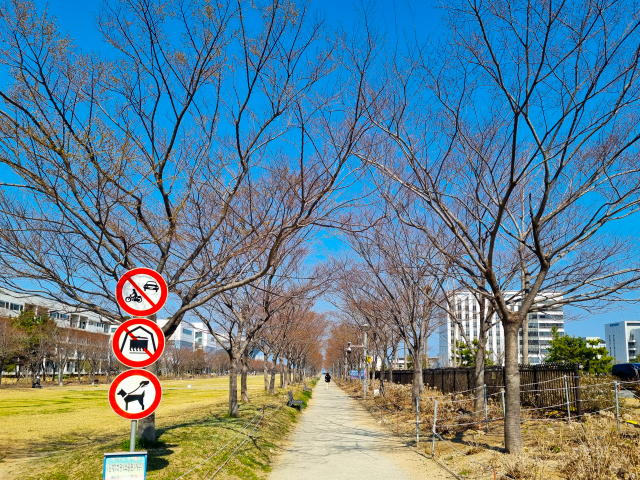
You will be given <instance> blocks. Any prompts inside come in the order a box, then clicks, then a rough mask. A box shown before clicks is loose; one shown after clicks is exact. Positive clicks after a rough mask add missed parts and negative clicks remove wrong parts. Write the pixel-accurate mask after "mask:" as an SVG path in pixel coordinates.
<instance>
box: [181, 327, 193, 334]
mask: <svg viewBox="0 0 640 480" xmlns="http://www.w3.org/2000/svg"><path fill="white" fill-rule="evenodd" d="M182 333H184V334H185V335H193V332H192V331H191V330H187V329H186V328H183V329H182Z"/></svg>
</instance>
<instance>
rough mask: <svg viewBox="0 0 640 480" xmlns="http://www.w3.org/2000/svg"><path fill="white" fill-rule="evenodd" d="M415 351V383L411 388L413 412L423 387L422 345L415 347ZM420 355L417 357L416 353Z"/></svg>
mask: <svg viewBox="0 0 640 480" xmlns="http://www.w3.org/2000/svg"><path fill="white" fill-rule="evenodd" d="M412 350H413V382H412V386H411V407H412V409H413V411H415V409H416V399H417V398H420V393H421V390H420V387H421V386H422V355H421V352H420V344H418V345H415V348H413V349H412ZM416 352H417V353H418V354H417V355H416V354H415V353H416Z"/></svg>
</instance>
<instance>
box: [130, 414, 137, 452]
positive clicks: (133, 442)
mask: <svg viewBox="0 0 640 480" xmlns="http://www.w3.org/2000/svg"><path fill="white" fill-rule="evenodd" d="M137 430H138V421H137V420H131V438H130V439H129V451H130V452H135V451H136V431H137Z"/></svg>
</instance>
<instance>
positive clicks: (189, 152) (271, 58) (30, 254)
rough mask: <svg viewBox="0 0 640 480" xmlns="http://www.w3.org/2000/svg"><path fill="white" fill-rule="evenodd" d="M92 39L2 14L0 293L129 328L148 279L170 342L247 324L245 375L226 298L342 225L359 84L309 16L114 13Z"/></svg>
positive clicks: (14, 5) (148, 430)
mask: <svg viewBox="0 0 640 480" xmlns="http://www.w3.org/2000/svg"><path fill="white" fill-rule="evenodd" d="M95 25H96V35H97V37H98V40H101V41H102V47H101V48H102V51H100V52H98V51H89V50H86V49H85V50H83V49H82V48H81V47H80V46H79V45H76V44H74V42H73V41H72V40H71V39H70V38H69V37H68V36H67V35H66V34H65V33H64V32H61V31H60V30H59V28H58V25H57V23H56V20H55V18H53V17H51V16H50V15H49V14H48V13H47V12H46V11H44V12H40V11H38V9H37V8H36V5H35V4H34V3H33V2H32V1H30V0H11V1H9V2H6V3H5V4H4V5H3V6H2V7H0V64H1V65H2V67H3V69H4V70H5V71H6V72H7V73H8V75H7V82H5V86H3V87H2V88H0V132H1V135H0V165H1V166H0V169H1V172H0V178H1V179H2V180H0V284H1V286H3V287H7V288H10V289H11V290H13V291H19V292H29V293H37V294H40V295H43V296H45V297H48V298H52V299H55V300H56V301H59V302H61V303H64V304H69V305H71V306H74V307H79V308H82V309H90V310H92V311H95V312H97V313H99V314H100V315H102V316H104V317H106V318H109V319H112V320H114V321H116V322H118V321H120V320H121V318H122V315H123V312H121V311H120V308H119V307H118V305H117V302H116V299H115V296H114V293H113V292H114V288H113V285H114V284H115V282H116V281H117V279H118V278H119V277H120V276H121V275H122V274H123V273H124V272H125V271H126V270H128V269H131V268H134V267H139V266H146V267H150V268H153V269H154V270H156V271H158V272H159V273H160V274H161V275H163V276H164V277H165V278H166V279H167V282H168V285H169V291H170V301H169V303H168V305H167V308H166V310H165V313H164V314H163V316H165V317H167V318H168V322H167V323H166V324H165V325H164V327H163V329H164V331H165V333H166V334H167V335H171V334H172V333H173V332H174V331H175V330H176V328H177V327H178V325H179V323H180V322H181V321H182V319H183V318H184V316H185V315H186V314H187V313H189V314H195V315H197V314H198V313H197V312H196V310H203V311H205V313H204V315H205V316H208V315H207V313H208V311H211V310H216V311H217V312H219V313H221V314H224V315H226V316H227V318H230V317H237V320H238V322H239V323H240V324H242V327H241V328H240V330H238V331H236V333H235V337H234V338H237V339H238V341H234V342H232V346H231V347H230V348H231V360H232V361H231V370H232V371H236V370H237V369H238V365H237V362H238V360H239V359H240V358H242V355H243V354H245V351H246V350H247V345H250V342H251V341H252V338H250V337H252V334H251V330H253V327H250V328H249V330H248V331H249V334H248V336H247V332H245V331H244V324H245V323H246V318H245V317H247V316H248V313H246V314H245V313H243V311H241V310H240V308H239V307H240V305H239V304H238V303H237V302H236V301H235V299H234V297H238V295H236V294H233V293H231V292H233V291H236V290H238V289H240V290H238V291H242V289H243V288H244V289H245V290H247V289H255V288H257V287H255V286H251V285H253V284H255V282H258V283H259V282H260V281H261V280H260V279H261V278H263V277H269V278H272V279H273V278H276V276H275V274H274V270H275V268H276V265H277V264H278V263H281V262H282V261H283V259H284V258H286V257H288V256H289V252H290V251H291V249H292V248H293V249H294V250H295V248H296V247H295V246H296V245H297V244H299V243H300V242H301V241H303V240H305V239H307V238H308V237H309V235H311V233H312V231H313V229H314V228H316V227H317V226H323V227H326V226H333V225H339V224H340V222H341V221H340V219H339V218H338V216H337V215H336V214H337V212H339V211H340V210H341V209H342V208H343V206H344V204H345V202H346V199H344V198H341V196H340V195H339V194H338V195H336V192H341V191H344V189H345V188H347V186H348V185H349V184H350V183H352V182H353V181H354V178H356V177H357V176H358V172H359V171H358V168H357V165H354V161H355V158H354V155H353V154H354V149H355V148H356V146H357V145H358V142H359V141H360V139H361V138H362V137H363V135H364V133H365V131H366V126H367V125H368V124H369V122H368V121H367V119H366V116H365V111H364V109H363V108H362V106H363V102H362V99H363V96H364V91H363V89H362V86H363V81H362V80H363V77H364V73H365V72H362V71H355V70H351V66H352V65H353V63H354V62H353V58H352V53H353V52H350V51H349V50H348V49H345V48H344V42H345V41H350V39H349V38H347V37H345V36H342V35H341V36H336V35H335V32H332V31H330V29H329V28H328V27H327V25H325V24H324V22H323V21H322V19H321V18H320V17H318V16H316V15H315V14H314V13H313V12H311V11H309V8H308V6H307V5H305V4H303V3H297V2H281V1H279V0H261V1H257V2H256V1H251V2H248V1H243V0H242V1H235V0H223V1H221V2H215V3H210V2H205V1H194V2H187V3H185V2H183V1H180V0H170V1H168V2H158V1H155V0H125V1H120V0H104V1H102V2H100V5H99V8H98V11H97V12H96V20H95ZM353 39H355V40H356V41H358V42H361V37H360V36H359V35H353ZM365 47H366V44H365ZM367 48H368V47H367ZM358 55H359V56H362V55H365V56H366V52H362V53H359V54H358ZM259 304H260V302H256V305H259ZM256 305H252V306H251V307H250V308H251V312H253V311H254V310H255V309H256V308H258V307H256ZM269 308H271V307H269ZM265 315H267V316H269V315H271V314H270V313H268V312H267V311H266V310H265V309H262V311H260V312H257V313H255V315H254V314H253V313H251V318H252V320H251V321H254V320H255V321H256V322H257V323H258V326H259V324H260V323H261V322H263V320H264V318H265ZM258 319H263V320H258ZM230 338H231V335H230ZM232 377H233V375H232ZM232 391H235V389H232ZM230 410H231V412H232V413H233V414H235V413H236V408H235V407H234V400H233V399H230ZM154 425H155V417H154V415H151V416H149V417H147V418H146V419H144V420H143V421H141V422H139V428H140V432H142V433H141V435H142V436H143V437H145V438H148V439H151V440H153V437H154V436H155V433H154V432H155V427H154Z"/></svg>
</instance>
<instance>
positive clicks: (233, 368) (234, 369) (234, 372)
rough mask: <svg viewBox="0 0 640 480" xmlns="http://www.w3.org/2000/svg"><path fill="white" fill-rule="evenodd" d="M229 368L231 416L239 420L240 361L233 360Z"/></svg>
mask: <svg viewBox="0 0 640 480" xmlns="http://www.w3.org/2000/svg"><path fill="white" fill-rule="evenodd" d="M230 360H231V365H230V366H229V416H230V417H235V418H238V417H239V416H240V415H239V413H238V360H237V359H235V358H231V359H230Z"/></svg>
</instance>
